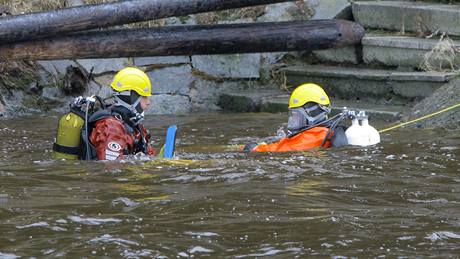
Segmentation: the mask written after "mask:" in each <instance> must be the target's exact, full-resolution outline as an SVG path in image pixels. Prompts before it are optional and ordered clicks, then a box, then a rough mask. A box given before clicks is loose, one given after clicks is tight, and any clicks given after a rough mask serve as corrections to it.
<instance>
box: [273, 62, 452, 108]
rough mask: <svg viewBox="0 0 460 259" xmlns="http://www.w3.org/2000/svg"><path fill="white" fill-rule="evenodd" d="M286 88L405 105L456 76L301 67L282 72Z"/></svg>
mask: <svg viewBox="0 0 460 259" xmlns="http://www.w3.org/2000/svg"><path fill="white" fill-rule="evenodd" d="M281 71H282V72H283V73H284V74H285V76H286V79H287V83H288V85H289V86H292V87H294V86H296V85H299V84H302V83H305V82H315V83H318V84H320V85H322V86H323V87H324V88H325V90H326V91H327V92H328V94H329V95H330V96H333V97H337V98H339V99H345V100H365V101H372V102H376V103H379V104H392V105H407V104H411V103H412V102H414V101H418V100H421V99H423V98H425V97H428V96H430V95H431V94H432V93H433V92H434V91H435V90H436V89H438V88H439V87H441V86H442V85H443V84H445V83H447V82H449V80H450V79H451V78H453V77H454V76H456V74H455V73H441V72H399V71H395V70H381V69H367V68H366V69H363V68H355V67H339V66H323V65H303V66H291V67H285V68H282V69H281Z"/></svg>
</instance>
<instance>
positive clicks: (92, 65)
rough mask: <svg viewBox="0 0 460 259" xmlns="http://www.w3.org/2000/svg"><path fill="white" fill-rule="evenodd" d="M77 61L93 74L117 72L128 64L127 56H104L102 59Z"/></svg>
mask: <svg viewBox="0 0 460 259" xmlns="http://www.w3.org/2000/svg"><path fill="white" fill-rule="evenodd" d="M77 62H78V63H79V64H80V65H81V66H82V67H83V68H84V69H85V70H86V71H88V73H89V72H91V71H92V72H93V74H95V75H99V74H103V73H109V72H117V71H120V70H122V69H123V68H125V67H127V66H129V60H128V59H127V58H104V59H102V58H101V59H78V60H77Z"/></svg>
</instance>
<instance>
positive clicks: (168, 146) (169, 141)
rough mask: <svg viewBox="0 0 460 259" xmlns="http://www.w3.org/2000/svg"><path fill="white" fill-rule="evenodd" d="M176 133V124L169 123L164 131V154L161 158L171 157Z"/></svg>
mask: <svg viewBox="0 0 460 259" xmlns="http://www.w3.org/2000/svg"><path fill="white" fill-rule="evenodd" d="M176 133H177V126H176V125H171V126H169V128H168V131H167V132H166V142H165V145H164V156H163V158H173V157H174V150H175V148H176Z"/></svg>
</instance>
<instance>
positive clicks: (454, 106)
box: [379, 103, 460, 133]
mask: <svg viewBox="0 0 460 259" xmlns="http://www.w3.org/2000/svg"><path fill="white" fill-rule="evenodd" d="M457 107H460V103H457V104H455V105H453V106H450V107H448V108H445V109H443V110H440V111H437V112H434V113H432V114H428V115H425V116H423V117H420V118H418V119H415V120H411V121H408V122H404V123H401V124H399V125H396V126H393V127H390V128H387V129H383V130H380V131H379V133H384V132H387V131H390V130H394V129H397V128H401V127H404V126H406V125H409V124H412V123H415V122H418V121H421V120H425V119H428V118H430V117H433V116H436V115H438V114H441V113H444V112H447V111H450V110H452V109H455V108H457Z"/></svg>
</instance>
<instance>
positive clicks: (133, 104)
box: [113, 91, 144, 125]
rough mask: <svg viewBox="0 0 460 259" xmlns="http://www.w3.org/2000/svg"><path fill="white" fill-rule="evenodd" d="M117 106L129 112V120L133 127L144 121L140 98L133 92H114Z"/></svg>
mask: <svg viewBox="0 0 460 259" xmlns="http://www.w3.org/2000/svg"><path fill="white" fill-rule="evenodd" d="M113 94H114V96H115V98H116V99H117V105H120V106H123V107H125V108H127V109H128V110H129V111H130V112H131V116H130V118H129V120H130V121H131V123H132V124H133V125H137V124H139V123H140V122H141V121H142V120H144V110H143V109H142V105H141V96H140V95H139V94H138V93H136V92H135V91H124V92H114V93H113Z"/></svg>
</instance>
